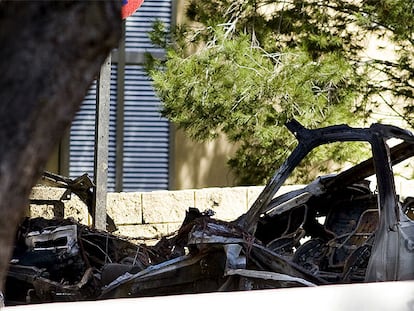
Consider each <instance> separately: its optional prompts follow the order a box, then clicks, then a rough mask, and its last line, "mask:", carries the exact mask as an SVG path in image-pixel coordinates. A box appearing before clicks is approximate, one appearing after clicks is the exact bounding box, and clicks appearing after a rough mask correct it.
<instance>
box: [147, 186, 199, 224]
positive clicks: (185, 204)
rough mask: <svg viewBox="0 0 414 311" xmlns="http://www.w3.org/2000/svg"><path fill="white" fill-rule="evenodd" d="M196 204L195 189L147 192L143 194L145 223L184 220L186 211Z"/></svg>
mask: <svg viewBox="0 0 414 311" xmlns="http://www.w3.org/2000/svg"><path fill="white" fill-rule="evenodd" d="M194 204H195V202H194V190H180V191H154V192H145V193H143V194H142V213H143V219H144V223H146V224H153V223H169V222H182V221H183V220H184V217H185V212H186V211H187V210H188V208H189V207H194Z"/></svg>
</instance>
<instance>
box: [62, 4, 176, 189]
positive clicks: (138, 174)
mask: <svg viewBox="0 0 414 311" xmlns="http://www.w3.org/2000/svg"><path fill="white" fill-rule="evenodd" d="M171 4H172V1H171V0H168V1H163V0H155V1H154V0H145V1H144V3H143V4H142V6H141V7H140V9H139V10H138V11H137V12H136V13H134V14H133V15H132V16H131V17H129V18H127V20H126V35H125V46H126V50H127V51H128V52H129V53H131V52H132V53H138V54H139V53H143V52H144V51H147V52H155V53H159V52H160V50H159V49H157V48H155V47H153V46H152V45H151V42H150V39H149V37H148V31H150V30H151V29H152V25H153V23H154V22H155V21H156V20H157V19H159V20H162V21H163V22H164V23H166V25H167V26H170V23H171V14H172V6H171ZM135 59H142V57H136V58H135ZM116 68H117V67H116V64H115V65H113V66H112V72H111V105H110V110H111V112H110V129H109V130H110V133H109V159H108V165H109V167H108V191H114V189H115V176H116V174H115V170H116V166H115V152H116V141H115V140H116V133H115V132H116V84H117V81H116ZM95 98H96V86H95V85H93V86H92V88H91V89H90V91H89V93H88V95H87V96H86V98H85V100H84V102H83V104H82V107H81V110H80V111H79V113H78V114H77V116H76V119H75V121H74V123H73V125H72V128H71V132H70V147H69V153H70V154H69V176H70V177H71V178H75V177H78V176H80V175H82V174H84V173H88V174H89V175H90V176H91V177H93V167H94V138H95V109H96V104H95V100H96V99H95ZM160 107H161V103H160V102H159V99H158V98H157V97H156V95H155V92H154V90H153V87H152V84H151V81H150V79H149V78H148V77H147V76H146V74H145V72H144V70H143V68H142V64H136V63H128V59H127V63H126V66H125V86H124V139H123V142H118V143H123V144H124V145H123V167H122V170H123V180H122V184H123V189H122V190H123V191H151V190H160V189H168V180H169V176H168V174H169V124H168V121H167V120H166V119H164V118H162V117H161V115H160V112H159V110H160Z"/></svg>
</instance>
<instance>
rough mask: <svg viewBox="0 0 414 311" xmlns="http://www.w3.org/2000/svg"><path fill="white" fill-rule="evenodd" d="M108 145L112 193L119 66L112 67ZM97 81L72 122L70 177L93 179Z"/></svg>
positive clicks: (109, 180)
mask: <svg viewBox="0 0 414 311" xmlns="http://www.w3.org/2000/svg"><path fill="white" fill-rule="evenodd" d="M110 100H111V102H110V115H109V123H110V125H109V146H108V190H109V191H113V190H114V189H115V148H116V141H115V138H116V134H115V133H116V129H115V122H116V66H114V65H112V66H111V94H110ZM95 112H96V81H94V83H93V84H92V86H91V87H90V89H89V91H88V94H87V95H86V97H85V99H84V100H83V102H82V105H81V107H80V110H79V111H78V113H77V114H76V117H75V119H74V121H73V123H72V127H71V129H70V141H69V177H70V178H76V177H79V176H81V175H83V174H85V173H87V174H88V175H89V176H90V177H91V178H93V177H94V176H93V166H94V154H95V153H94V147H95Z"/></svg>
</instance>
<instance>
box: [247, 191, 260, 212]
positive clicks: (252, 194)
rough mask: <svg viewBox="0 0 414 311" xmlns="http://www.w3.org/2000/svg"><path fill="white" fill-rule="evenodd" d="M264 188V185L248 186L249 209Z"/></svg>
mask: <svg viewBox="0 0 414 311" xmlns="http://www.w3.org/2000/svg"><path fill="white" fill-rule="evenodd" d="M263 189H264V187H263V186H252V187H247V209H249V208H250V207H251V206H252V204H253V203H254V201H256V199H257V197H258V196H259V194H260V193H262V191H263Z"/></svg>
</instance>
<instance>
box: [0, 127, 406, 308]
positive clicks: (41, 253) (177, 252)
mask: <svg viewBox="0 0 414 311" xmlns="http://www.w3.org/2000/svg"><path fill="white" fill-rule="evenodd" d="M287 127H288V129H289V130H290V131H291V132H292V133H293V134H294V135H295V136H296V138H297V139H298V142H299V144H298V146H297V147H296V149H295V150H294V151H293V152H292V154H291V155H290V156H289V158H288V159H287V160H286V161H285V163H283V164H282V166H281V167H280V168H279V169H278V170H277V171H276V173H275V174H274V176H273V177H272V178H271V180H270V181H269V182H268V184H267V185H266V187H265V188H264V190H263V192H262V193H261V194H260V195H259V197H258V198H257V200H256V201H255V202H254V203H253V205H252V206H251V208H250V209H249V211H248V212H247V213H246V214H244V215H241V216H240V217H239V218H238V219H237V220H235V221H233V222H224V221H220V220H217V219H214V217H212V214H211V213H210V212H209V211H204V212H201V211H199V210H197V209H194V208H189V209H188V211H187V215H186V217H185V219H184V220H183V223H182V226H181V227H180V229H179V230H178V231H177V232H176V233H175V234H174V235H172V236H169V237H164V238H162V239H161V240H160V241H159V242H158V243H157V244H155V245H153V246H148V245H144V244H136V243H132V242H131V241H129V240H127V239H125V238H122V237H119V236H116V235H113V234H111V233H110V232H107V231H99V230H94V229H92V228H90V227H88V226H85V225H82V224H79V223H77V222H74V221H72V220H70V219H60V220H58V219H54V220H46V219H43V218H34V219H25V220H24V222H23V223H22V224H21V226H20V227H19V229H18V232H17V237H16V243H15V251H14V254H13V258H12V261H11V264H10V269H9V273H8V278H7V282H6V290H5V301H6V305H17V304H26V303H41V302H53V301H77V300H96V299H107V298H120V297H145V296H159V295H171V294H184V293H203V292H214V291H240V290H255V289H267V288H286V287H294V286H319V285H326V284H338V283H356V282H370V281H390V280H406V279H414V247H413V245H414V222H413V219H414V217H413V214H414V212H413V211H414V207H413V204H412V203H413V200H412V198H407V199H405V200H404V201H403V202H402V201H401V200H400V198H399V196H398V195H397V194H396V192H395V186H394V179H393V173H392V167H393V166H394V165H396V164H398V163H400V162H402V161H404V160H407V159H409V158H410V157H411V156H412V155H413V154H414V137H413V135H412V134H411V133H410V132H408V131H405V130H403V129H400V128H396V127H393V126H386V125H379V124H374V125H372V126H371V127H370V128H350V127H348V126H346V125H338V126H331V127H326V128H321V129H315V130H310V129H306V128H304V127H302V126H301V125H300V124H299V123H298V122H296V121H295V120H293V121H290V122H289V123H287ZM389 138H398V139H399V140H400V141H402V142H401V143H400V144H399V145H397V146H395V147H393V148H389V147H388V145H387V144H386V141H387V140H388V139H389ZM346 141H366V142H368V143H369V144H370V146H371V149H372V158H370V159H368V160H366V161H364V162H361V163H360V164H358V165H356V166H354V167H352V168H350V169H348V170H346V171H344V172H342V173H339V174H335V175H327V176H322V177H319V178H317V179H316V180H315V181H314V182H312V183H310V184H309V185H307V186H305V187H304V188H302V189H299V190H295V191H292V192H289V193H286V194H283V195H280V196H277V195H276V194H277V191H278V190H279V188H280V187H281V186H282V184H283V183H284V182H285V181H286V179H287V178H288V177H289V175H290V174H291V172H292V171H293V169H294V168H295V167H296V166H297V165H298V164H299V162H300V161H301V160H302V159H303V158H304V157H305V156H306V155H307V154H308V153H309V152H310V151H311V150H312V149H314V148H315V147H317V146H319V145H322V144H327V143H331V142H346ZM370 176H376V180H377V186H376V189H375V191H372V190H371V189H370V187H369V181H368V180H367V178H368V177H370ZM49 177H50V176H49ZM62 181H64V182H65V185H66V186H67V187H68V188H70V189H71V190H72V191H74V192H76V191H77V192H78V195H79V196H80V197H82V196H83V198H84V201H85V202H86V203H87V202H88V199H87V198H88V193H90V187H91V184H87V186H86V187H83V188H82V187H79V183H76V182H72V181H70V180H68V179H62V180H60V182H61V184H62ZM81 184H82V185H85V183H81ZM108 221H110V220H109V219H108Z"/></svg>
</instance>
